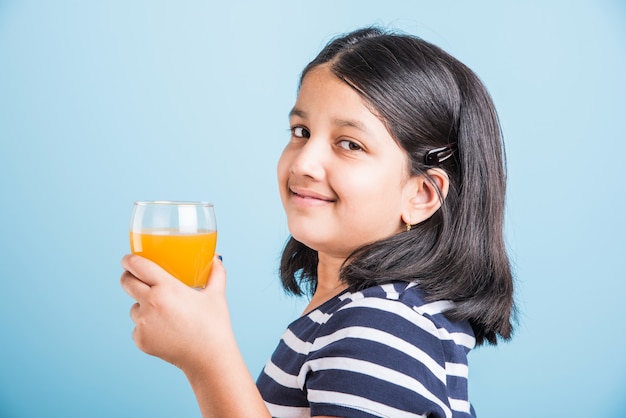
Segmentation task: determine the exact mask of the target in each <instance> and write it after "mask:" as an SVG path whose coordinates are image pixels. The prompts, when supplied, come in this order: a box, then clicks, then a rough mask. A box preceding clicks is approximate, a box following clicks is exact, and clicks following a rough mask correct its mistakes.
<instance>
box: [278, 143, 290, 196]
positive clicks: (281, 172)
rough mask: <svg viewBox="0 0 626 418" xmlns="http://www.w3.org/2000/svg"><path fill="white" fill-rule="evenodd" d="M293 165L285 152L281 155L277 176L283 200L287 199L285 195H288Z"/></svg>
mask: <svg viewBox="0 0 626 418" xmlns="http://www.w3.org/2000/svg"><path fill="white" fill-rule="evenodd" d="M290 166H291V163H290V161H289V158H288V155H287V153H286V152H285V151H283V153H282V154H281V155H280V158H279V159H278V164H277V166H276V176H277V179H278V190H279V192H280V197H281V199H283V201H284V199H285V197H286V196H285V195H286V193H287V181H288V179H289V169H290Z"/></svg>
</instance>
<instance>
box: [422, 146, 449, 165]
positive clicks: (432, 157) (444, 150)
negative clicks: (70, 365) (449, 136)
mask: <svg viewBox="0 0 626 418" xmlns="http://www.w3.org/2000/svg"><path fill="white" fill-rule="evenodd" d="M456 149H457V147H456V142H453V143H452V144H448V145H446V146H445V147H441V148H435V149H431V150H430V151H428V152H427V153H426V155H425V156H424V163H425V164H426V165H439V164H441V163H442V162H444V161H445V160H447V159H448V158H450V157H452V155H453V154H454V151H456Z"/></svg>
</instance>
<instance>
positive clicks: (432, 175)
mask: <svg viewBox="0 0 626 418" xmlns="http://www.w3.org/2000/svg"><path fill="white" fill-rule="evenodd" d="M406 187H407V189H406V190H407V197H408V199H407V200H406V207H405V208H404V210H403V212H402V222H403V223H404V224H407V223H408V224H410V225H415V224H418V223H420V222H423V221H425V220H426V219H428V218H430V217H431V216H433V214H434V213H435V212H437V210H438V209H439V208H440V207H441V203H442V201H443V199H445V197H446V196H447V195H448V188H449V187H450V178H449V177H448V175H447V174H446V172H445V171H443V170H442V169H440V168H431V169H430V170H428V171H427V172H426V174H423V175H421V176H415V177H412V178H411V179H409V181H408V182H407V186H406Z"/></svg>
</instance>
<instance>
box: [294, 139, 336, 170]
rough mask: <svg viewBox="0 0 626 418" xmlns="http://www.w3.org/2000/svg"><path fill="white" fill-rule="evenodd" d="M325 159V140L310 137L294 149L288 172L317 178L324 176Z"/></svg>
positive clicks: (326, 157)
mask: <svg viewBox="0 0 626 418" xmlns="http://www.w3.org/2000/svg"><path fill="white" fill-rule="evenodd" d="M327 160H328V149H327V147H326V146H325V141H323V140H320V139H314V138H313V137H311V138H309V139H308V141H306V143H305V144H303V145H302V146H300V147H299V148H298V149H297V150H296V151H295V153H294V158H293V160H292V164H291V167H290V169H289V172H290V173H291V174H294V175H297V176H306V177H310V178H313V179H316V180H319V179H322V178H323V177H324V174H325V166H326V162H327Z"/></svg>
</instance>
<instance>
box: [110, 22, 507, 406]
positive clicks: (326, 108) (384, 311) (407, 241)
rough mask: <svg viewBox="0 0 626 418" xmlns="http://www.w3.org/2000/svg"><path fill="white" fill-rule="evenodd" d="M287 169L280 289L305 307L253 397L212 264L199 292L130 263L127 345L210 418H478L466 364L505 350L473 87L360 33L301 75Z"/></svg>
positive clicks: (488, 147) (453, 68) (489, 162)
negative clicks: (169, 373)
mask: <svg viewBox="0 0 626 418" xmlns="http://www.w3.org/2000/svg"><path fill="white" fill-rule="evenodd" d="M289 119H290V126H291V139H290V141H289V143H288V144H287V146H286V147H285V150H284V152H283V154H282V156H281V158H280V161H279V163H278V182H279V188H280V194H281V199H282V203H283V206H284V208H285V212H286V215H287V220H288V224H289V231H290V233H291V237H290V238H289V241H288V242H287V244H286V246H285V249H284V252H283V256H282V261H281V268H280V273H281V278H282V282H283V285H284V287H285V289H286V290H287V291H289V292H291V293H294V294H296V295H301V294H307V295H309V296H310V303H309V305H308V307H307V308H306V310H305V312H304V314H303V316H301V317H300V318H298V319H296V320H295V321H294V322H293V323H292V324H291V325H290V326H289V328H288V329H287V331H286V332H285V334H284V335H283V338H282V339H281V341H280V342H279V344H278V347H277V348H276V351H275V352H274V354H273V355H272V357H271V359H270V360H269V361H268V363H267V364H266V366H265V369H264V370H263V372H262V373H261V375H260V376H259V378H258V380H257V382H256V384H255V383H254V381H253V379H252V378H251V377H250V375H249V374H248V372H247V370H246V367H245V364H244V361H243V359H242V358H241V355H240V353H239V350H238V348H237V345H236V342H235V338H234V336H233V333H232V328H231V326H230V322H229V317H228V310H227V306H226V300H225V295H224V290H225V276H226V275H225V271H224V268H223V266H222V264H221V262H220V259H216V260H215V263H214V267H213V271H212V273H211V277H210V280H209V285H208V286H207V288H206V289H204V290H203V291H200V292H198V291H195V290H193V289H190V288H187V287H185V286H184V285H183V284H181V283H180V282H179V281H177V280H175V279H174V278H173V277H171V276H170V275H168V274H167V273H166V272H164V271H163V270H162V269H161V268H160V267H158V266H157V265H155V264H153V263H151V262H150V261H148V260H146V259H143V258H141V257H137V256H126V257H124V259H123V261H122V265H123V267H124V268H125V270H126V271H125V272H124V274H123V275H122V278H121V281H122V286H123V287H124V289H125V290H126V291H127V292H128V293H129V294H130V295H131V296H132V297H133V298H134V299H136V300H137V303H136V304H135V305H133V307H132V308H131V317H132V319H133V321H134V322H135V324H136V328H135V330H134V333H133V338H134V340H135V342H136V344H137V345H138V347H139V348H140V349H142V350H144V351H145V352H147V353H149V354H152V355H155V356H158V357H161V358H163V359H164V360H166V361H169V362H171V363H173V364H175V365H176V366H178V367H180V368H181V369H182V370H183V372H184V373H185V374H186V376H187V378H188V380H189V381H190V383H191V386H192V388H193V390H194V393H195V395H196V398H197V400H198V403H199V405H200V409H201V411H202V414H203V416H207V417H208V416H220V417H222V416H223V417H265V416H276V417H310V416H314V417H323V416H348V417H374V416H389V417H403V416H407V417H470V416H475V414H474V410H473V408H472V406H471V404H470V402H469V399H468V382H467V376H468V367H467V354H468V352H469V351H470V350H471V349H472V348H473V347H474V346H475V345H476V344H478V345H480V344H482V343H484V342H489V343H492V344H496V343H497V341H498V339H499V338H502V339H509V338H510V337H511V332H512V326H511V316H512V312H513V310H514V308H513V284H512V276H511V271H510V266H509V261H508V258H507V254H506V250H505V246H504V242H503V211H504V197H505V172H504V167H503V165H504V164H503V149H502V144H501V138H500V130H499V124H498V120H497V116H496V112H495V110H494V107H493V104H492V101H491V99H490V97H489V95H488V93H487V92H486V90H485V88H484V87H483V85H482V83H481V82H480V81H479V79H478V78H477V77H476V76H475V75H474V73H472V72H471V71H470V70H469V69H468V68H467V67H465V66H464V65H463V64H461V63H460V62H459V61H457V60H456V59H454V58H453V57H451V56H450V55H448V54H447V53H445V52H444V51H442V50H441V49H439V48H437V47H435V46H433V45H431V44H429V43H427V42H425V41H423V40H421V39H419V38H416V37H413V36H408V35H403V34H397V33H390V32H384V31H382V30H380V29H376V28H366V29H362V30H358V31H355V32H353V33H350V34H347V35H345V36H343V37H341V38H338V39H335V40H334V41H332V42H331V43H330V44H328V45H327V46H326V47H325V48H324V49H323V50H322V51H321V53H320V54H319V55H318V56H317V57H316V58H315V59H314V60H313V61H312V62H311V63H310V64H309V65H308V66H307V67H306V68H305V69H304V71H303V73H302V77H301V81H300V88H299V91H298V97H297V100H296V103H295V105H294V107H293V109H292V110H291V112H290V115H289Z"/></svg>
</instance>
